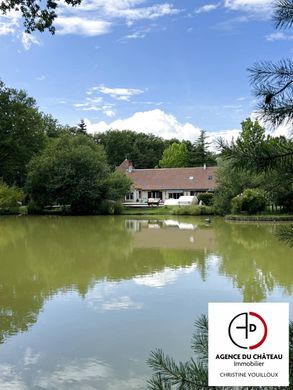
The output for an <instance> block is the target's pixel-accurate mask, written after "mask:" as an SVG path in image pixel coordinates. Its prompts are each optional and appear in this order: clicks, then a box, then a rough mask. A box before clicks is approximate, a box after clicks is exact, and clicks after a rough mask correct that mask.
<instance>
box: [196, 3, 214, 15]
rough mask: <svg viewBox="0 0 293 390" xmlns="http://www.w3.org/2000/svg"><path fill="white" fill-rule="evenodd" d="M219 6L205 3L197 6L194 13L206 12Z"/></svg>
mask: <svg viewBox="0 0 293 390" xmlns="http://www.w3.org/2000/svg"><path fill="white" fill-rule="evenodd" d="M218 7H219V4H205V5H203V6H202V7H199V8H198V9H197V10H196V11H195V13H196V14H201V13H206V12H211V11H214V10H215V9H217V8H218Z"/></svg>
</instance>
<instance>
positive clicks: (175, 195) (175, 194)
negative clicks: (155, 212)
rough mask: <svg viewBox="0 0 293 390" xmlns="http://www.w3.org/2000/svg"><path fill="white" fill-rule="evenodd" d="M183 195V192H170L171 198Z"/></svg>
mask: <svg viewBox="0 0 293 390" xmlns="http://www.w3.org/2000/svg"><path fill="white" fill-rule="evenodd" d="M182 195H183V191H182V192H169V199H179V198H180V196H182Z"/></svg>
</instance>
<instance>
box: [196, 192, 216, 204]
mask: <svg viewBox="0 0 293 390" xmlns="http://www.w3.org/2000/svg"><path fill="white" fill-rule="evenodd" d="M197 199H198V200H199V201H202V202H203V203H204V204H205V205H206V206H211V205H212V204H213V200H214V194H212V193H211V192H203V193H202V194H198V195H197Z"/></svg>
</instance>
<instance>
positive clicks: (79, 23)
mask: <svg viewBox="0 0 293 390" xmlns="http://www.w3.org/2000/svg"><path fill="white" fill-rule="evenodd" d="M55 25H56V32H57V33H58V34H60V35H65V34H75V35H85V36H96V35H102V34H106V33H108V32H109V31H110V27H111V23H110V22H107V21H105V20H96V19H88V18H84V17H79V16H59V17H58V18H57V19H56V21H55Z"/></svg>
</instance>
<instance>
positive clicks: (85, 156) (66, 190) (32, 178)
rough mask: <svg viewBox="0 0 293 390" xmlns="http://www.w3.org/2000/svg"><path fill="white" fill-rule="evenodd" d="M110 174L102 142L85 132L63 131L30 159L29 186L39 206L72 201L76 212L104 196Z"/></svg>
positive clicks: (92, 207) (93, 205)
mask: <svg viewBox="0 0 293 390" xmlns="http://www.w3.org/2000/svg"><path fill="white" fill-rule="evenodd" d="M107 177H108V166H107V163H106V156H105V153H104V150H103V148H102V147H101V146H99V145H96V143H95V142H94V141H93V140H92V139H90V138H88V137H85V136H84V135H76V136H74V137H72V136H69V135H64V136H62V137H60V138H58V139H56V140H54V141H53V142H52V143H51V144H50V145H49V146H48V147H47V148H46V150H45V151H44V152H43V153H42V154H41V155H40V156H37V157H35V158H34V159H33V160H32V161H31V162H30V164H29V173H28V178H27V184H26V189H27V193H28V194H29V196H30V199H31V200H32V201H33V202H35V203H36V204H37V205H38V206H40V207H44V206H47V205H54V204H60V205H63V206H65V205H70V206H71V211H72V212H73V213H74V214H84V213H86V214H87V213H93V212H94V211H95V210H96V209H97V207H98V204H99V202H100V201H101V200H102V199H104V197H105V193H106V192H107V189H106V188H105V180H106V179H107Z"/></svg>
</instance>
